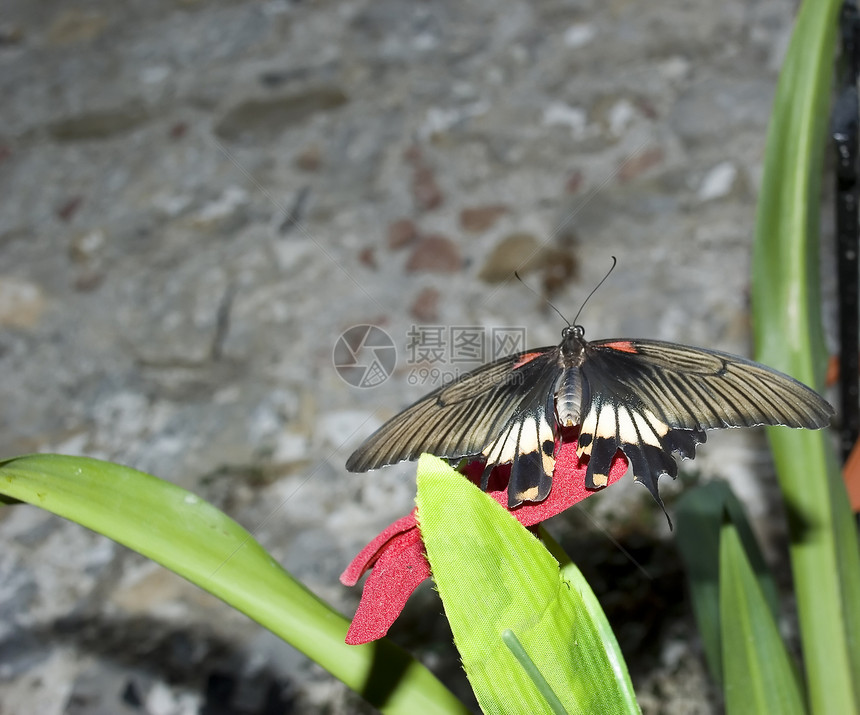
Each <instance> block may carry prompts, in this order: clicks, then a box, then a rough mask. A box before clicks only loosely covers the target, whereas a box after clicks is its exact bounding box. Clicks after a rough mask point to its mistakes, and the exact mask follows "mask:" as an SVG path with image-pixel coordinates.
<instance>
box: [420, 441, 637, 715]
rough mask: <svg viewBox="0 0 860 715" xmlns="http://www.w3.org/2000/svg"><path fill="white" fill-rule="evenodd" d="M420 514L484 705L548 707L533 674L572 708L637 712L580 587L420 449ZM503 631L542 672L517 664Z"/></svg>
mask: <svg viewBox="0 0 860 715" xmlns="http://www.w3.org/2000/svg"><path fill="white" fill-rule="evenodd" d="M418 516H419V522H420V527H421V534H422V537H423V539H424V543H425V546H426V548H427V556H428V558H429V560H430V566H431V569H432V571H433V578H434V580H435V581H436V585H437V587H438V589H439V594H440V595H441V597H442V602H443V604H444V606H445V613H446V615H447V616H448V620H449V621H450V623H451V629H452V631H453V633H454V641H455V643H456V644H457V648H458V649H459V651H460V655H461V656H462V659H463V664H464V666H465V668H466V674H467V675H468V676H469V680H470V682H471V683H472V687H473V688H474V690H475V694H476V696H477V698H478V702H479V703H480V705H481V708H482V709H483V710H484V712H485V713H510V712H527V713H551V712H553V706H551V705H550V703H549V702H548V701H547V699H546V698H545V697H544V696H543V695H542V693H541V689H542V687H543V686H541V687H538V686H537V685H536V684H535V683H536V680H542V681H545V683H546V687H547V688H548V689H549V690H550V691H551V692H552V693H554V694H555V696H556V697H557V698H558V701H560V703H561V706H562V707H563V708H564V709H565V710H566V711H567V712H569V713H578V712H595V713H603V712H611V713H627V712H632V713H638V712H639V709H638V706H637V705H636V702H635V699H633V697H632V689H631V688H630V682H629V677H628V676H627V673H626V668H625V667H624V666H623V661H621V664H620V667H619V664H618V662H614V659H615V657H616V655H615V653H614V651H613V648H612V644H609V645H607V644H606V643H604V641H603V639H602V631H601V628H600V627H599V626H598V625H597V624H596V623H595V619H594V618H593V617H592V616H591V614H590V612H589V611H590V608H589V606H588V605H587V603H586V599H585V598H584V596H583V593H581V591H580V590H579V588H578V587H577V586H576V585H573V584H571V583H568V582H567V581H565V580H564V578H562V576H561V573H560V572H559V567H558V563H557V562H556V560H555V559H553V558H552V556H551V555H550V554H549V552H548V551H547V549H546V548H545V547H544V546H543V545H542V544H541V543H540V541H539V540H538V539H536V538H535V537H534V536H533V535H532V534H531V533H530V532H529V531H527V530H526V529H525V528H524V527H523V526H522V525H521V524H520V523H519V522H518V521H517V520H516V519H514V517H513V516H511V515H510V514H509V513H508V512H507V511H505V510H504V509H503V508H502V507H501V506H499V504H497V503H496V502H495V501H494V500H493V499H492V498H491V497H489V496H487V495H486V494H484V493H483V492H482V491H481V490H480V489H478V488H477V487H475V486H474V485H473V484H471V483H470V482H468V481H467V480H465V479H463V477H462V475H460V474H459V473H457V472H455V471H454V470H452V469H451V468H450V467H448V465H447V464H445V463H444V462H443V461H441V460H439V459H436V458H435V457H429V456H427V455H424V456H422V457H421V460H420V461H419V463H418ZM592 597H593V595H592ZM506 632H512V633H513V634H514V635H515V636H516V640H517V641H518V643H519V644H520V646H521V651H522V652H520V657H525V658H527V659H528V660H529V661H530V662H531V663H533V664H534V667H535V668H537V670H538V671H539V673H540V678H535V677H533V676H530V675H529V673H528V671H527V670H526V669H525V668H523V666H522V665H521V664H520V662H519V661H518V659H517V657H516V656H515V654H514V653H513V652H512V651H511V649H510V647H509V646H508V645H506V643H505V640H504V635H503V634H505V633H506ZM508 639H509V642H510V636H509V637H508ZM613 641H614V639H613ZM615 647H616V648H617V644H615ZM618 670H621V671H623V676H619V675H618Z"/></svg>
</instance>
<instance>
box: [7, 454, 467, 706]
mask: <svg viewBox="0 0 860 715" xmlns="http://www.w3.org/2000/svg"><path fill="white" fill-rule="evenodd" d="M0 494H3V495H4V496H6V497H11V498H13V499H19V500H21V501H23V502H27V503H30V504H34V505H36V506H39V507H41V508H43V509H46V510H48V511H50V512H53V513H54V514H58V515H59V516H62V517H65V518H67V519H70V520H71V521H75V522H77V523H79V524H81V525H83V526H85V527H87V528H89V529H92V530H93V531H96V532H98V533H100V534H104V535H105V536H108V537H110V538H111V539H113V540H115V541H117V542H119V543H120V544H124V545H125V546H128V547H129V548H130V549H133V550H135V551H137V552H139V553H141V554H143V555H144V556H147V557H149V558H151V559H153V560H154V561H157V562H158V563H160V564H162V565H163V566H166V567H167V568H169V569H170V570H171V571H175V572H176V573H178V574H179V575H180V576H184V577H185V578H187V579H188V580H189V581H191V582H192V583H195V584H197V585H198V586H200V587H201V588H203V589H204V590H206V591H208V592H209V593H212V594H214V595H215V596H217V597H219V598H221V599H222V600H224V601H225V602H227V603H228V604H230V605H231V606H233V607H235V608H236V609H238V610H239V611H242V612H243V613H245V614H247V615H248V616H250V617H251V618H252V619H254V620H255V621H257V622H258V623H260V624H261V625H262V626H264V627H266V628H268V629H269V630H270V631H272V632H273V633H275V634H276V635H278V636H280V637H281V638H283V639H284V640H285V641H287V642H288V643H291V644H292V645H294V646H295V647H296V648H298V649H299V650H300V651H302V652H303V653H305V654H306V655H307V656H308V657H309V658H311V659H312V660H314V661H316V662H317V663H319V664H320V665H322V666H323V667H324V668H326V670H328V671H329V672H330V673H332V675H334V676H335V677H337V678H339V679H340V680H342V681H343V682H344V683H346V684H347V685H348V686H349V687H350V688H352V689H353V690H355V691H356V692H358V693H359V694H360V695H362V696H363V697H364V698H365V699H366V700H368V701H369V702H370V703H372V704H373V705H375V706H376V707H378V708H380V709H381V710H382V711H383V712H389V713H404V714H411V713H415V712H422V713H424V712H428V713H430V712H432V713H465V712H468V711H467V710H466V708H465V706H463V704H462V703H460V701H459V700H457V699H456V698H455V697H454V695H453V694H452V693H451V692H450V691H449V690H447V689H446V688H445V687H444V686H443V685H442V684H441V683H440V682H439V681H438V680H437V679H436V678H435V676H433V675H432V674H431V673H430V672H429V671H428V670H427V669H426V668H424V667H423V666H422V665H421V664H420V663H418V662H417V661H415V660H414V659H413V658H411V657H410V656H409V655H408V654H406V653H405V652H404V651H402V650H401V649H399V648H397V647H396V646H394V645H393V644H392V643H390V642H388V641H384V640H383V641H377V642H376V643H372V644H368V645H365V646H348V645H346V644H345V643H344V637H345V636H346V631H347V627H348V625H349V623H348V621H347V619H346V618H344V617H343V616H342V615H341V614H339V613H337V612H336V611H334V610H333V609H332V608H331V607H330V606H328V605H327V604H326V603H324V602H323V601H321V600H320V599H319V598H317V597H316V596H315V595H314V594H313V593H311V592H310V591H309V590H308V589H307V588H305V587H304V586H303V585H302V584H301V583H299V582H298V581H296V580H295V579H294V578H293V577H292V576H290V575H289V574H288V573H287V572H286V571H284V570H283V569H282V568H281V567H280V566H279V565H278V564H277V563H276V562H275V561H274V560H273V559H272V558H271V557H270V556H269V555H268V554H267V553H266V552H265V551H264V550H263V548H262V547H261V546H260V545H259V544H258V543H257V542H256V541H255V540H254V538H253V537H252V536H251V534H249V533H248V532H247V531H245V529H243V528H242V527H241V526H239V524H237V523H236V522H235V521H233V520H232V519H230V518H229V517H227V516H226V515H225V514H223V513H222V512H220V511H218V510H217V509H215V508H214V507H213V506H211V505H209V504H207V503H206V502H204V501H202V500H201V499H200V498H199V497H197V496H195V495H194V494H191V493H190V492H187V491H185V490H184V489H180V488H179V487H177V486H176V485H174V484H171V483H169V482H165V481H162V480H160V479H157V478H155V477H152V476H150V475H148V474H144V473H143V472H138V471H136V470H134V469H129V468H127V467H121V466H119V465H116V464H111V463H109V462H101V461H99V460H96V459H88V458H84V457H64V456H60V455H33V456H28V457H18V458H15V459H10V460H6V461H4V462H1V463H0Z"/></svg>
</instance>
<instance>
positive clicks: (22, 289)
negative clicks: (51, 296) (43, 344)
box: [0, 276, 46, 328]
mask: <svg viewBox="0 0 860 715" xmlns="http://www.w3.org/2000/svg"><path fill="white" fill-rule="evenodd" d="M45 302H46V301H45V296H44V295H43V293H42V289H41V288H40V287H39V286H38V285H37V284H36V283H31V282H30V281H27V280H24V279H23V278H18V277H16V276H0V326H3V327H4V328H32V327H33V326H34V325H35V324H36V323H37V322H39V318H40V317H42V312H43V311H44V310H45Z"/></svg>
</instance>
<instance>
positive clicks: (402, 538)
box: [340, 440, 627, 645]
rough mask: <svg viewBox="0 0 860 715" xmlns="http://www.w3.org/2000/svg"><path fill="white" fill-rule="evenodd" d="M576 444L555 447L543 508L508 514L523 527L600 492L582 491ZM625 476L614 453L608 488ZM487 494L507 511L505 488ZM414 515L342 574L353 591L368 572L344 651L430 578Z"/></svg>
mask: <svg viewBox="0 0 860 715" xmlns="http://www.w3.org/2000/svg"><path fill="white" fill-rule="evenodd" d="M576 444H577V443H576V440H572V441H569V442H565V441H562V442H561V443H560V445H559V447H558V450H557V451H556V463H555V472H554V473H553V480H552V489H551V490H550V493H549V496H548V497H547V498H546V499H544V500H543V501H542V502H538V503H532V502H526V503H523V504H520V505H519V506H517V507H514V508H513V509H511V510H510V512H511V513H512V514H513V515H514V516H515V517H516V518H517V519H518V520H519V521H520V523H522V524H523V525H524V526H534V525H536V524H539V523H540V522H542V521H545V520H547V519H549V518H550V517H551V516H555V515H556V514H559V513H561V512H562V511H564V510H565V509H567V508H568V507H571V506H573V505H574V504H576V503H577V502H579V501H582V500H583V499H585V498H586V497H588V496H591V495H592V494H594V493H596V492H597V491H599V490H590V489H586V488H585V469H586V467H587V466H588V461H587V459H585V460H584V461H582V462H580V461H579V459H578V458H577V456H576ZM482 470H483V464H482V463H480V462H472V463H471V464H469V465H468V466H467V467H466V470H465V473H466V476H468V477H469V478H470V479H472V481H477V480H479V479H480V476H481V472H482ZM509 470H510V466H509V465H507V466H502V467H498V468H497V469H496V470H495V471H494V473H493V480H495V479H496V478H504V477H506V476H507V472H509ZM626 471H627V460H626V458H625V457H624V455H623V454H622V453H621V452H617V453H616V455H615V458H614V459H613V461H612V467H611V468H610V470H609V482H608V484H612V483H613V482H615V481H617V480H618V479H620V478H621V477H623V476H624V474H625V472H626ZM488 493H489V495H490V496H491V497H493V499H495V500H496V501H497V502H499V504H501V505H502V506H503V507H505V508H507V504H508V495H507V487H506V488H505V489H501V490H497V491H493V490H492V481H491V486H490V491H489V492H488ZM416 512H417V509H413V510H412V512H411V513H410V514H409V515H408V516H404V517H403V518H402V519H398V520H397V521H395V522H394V523H393V524H392V525H391V526H389V527H388V528H387V529H385V530H384V531H383V532H382V533H381V534H379V536H377V537H376V538H375V539H374V540H373V541H371V542H370V543H369V544H368V545H367V546H365V547H364V549H362V550H361V553H359V554H358V556H356V557H355V559H353V561H352V563H351V564H350V565H349V566H348V567H347V569H346V571H344V572H343V573H342V574H341V577H340V581H341V583H342V584H344V585H345V586H355V584H356V583H358V580H359V579H360V578H361V577H362V576H363V575H364V573H365V572H366V571H367V570H368V569H371V568H372V569H373V573H371V574H370V577H369V578H368V579H367V582H366V583H365V584H364V591H363V592H362V594H361V602H360V603H359V604H358V609H357V610H356V612H355V616H354V617H353V619H352V624H351V625H350V627H349V632H348V633H347V635H346V642H347V643H348V644H349V645H359V644H361V643H368V642H370V641H373V640H376V639H377V638H381V637H382V636H384V635H385V634H386V633H387V632H388V629H389V628H390V627H391V624H392V623H394V620H395V619H396V618H397V616H399V615H400V612H401V611H402V610H403V607H404V606H405V605H406V601H407V599H408V598H409V596H411V595H412V592H413V591H414V590H415V589H416V588H417V587H418V584H420V583H421V582H422V581H423V580H424V579H425V578H427V577H428V576H430V564H429V563H428V562H427V556H426V554H425V552H424V543H423V542H422V541H421V532H420V531H419V530H418V518H417V514H416Z"/></svg>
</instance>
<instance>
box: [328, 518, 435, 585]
mask: <svg viewBox="0 0 860 715" xmlns="http://www.w3.org/2000/svg"><path fill="white" fill-rule="evenodd" d="M416 511H418V510H417V509H413V510H412V511H411V512H410V513H409V514H407V515H406V516H404V517H403V518H402V519H398V520H397V521H395V522H394V523H393V524H392V525H391V526H389V527H387V528H386V529H385V530H383V531H382V532H381V533H380V534H379V535H378V536H377V537H376V538H375V539H374V540H373V541H371V542H370V543H369V544H368V545H367V546H365V547H364V548H363V549H362V550H361V551H360V552H359V554H358V556H356V557H355V558H354V559H353V560H352V563H350V565H349V566H347V567H346V570H345V571H344V572H343V573H342V574H341V575H340V582H341V583H342V584H343V585H344V586H355V584H357V583H358V580H359V579H360V578H361V577H362V576H363V575H364V574H365V572H366V571H367V570H368V569H370V568H371V567H372V566H373V565H374V564H375V563H376V562H377V560H378V559H380V558H381V557H382V555H383V552H384V551H385V550H386V549H387V548H388V547H389V546H391V545H392V542H393V541H394V539H395V538H396V537H397V536H398V535H399V534H403V533H404V532H406V531H408V530H409V529H414V528H415V527H416V526H418V519H417V518H416V517H415V512H416Z"/></svg>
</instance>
